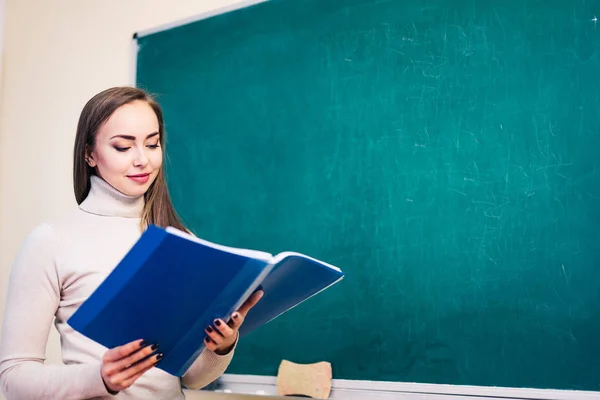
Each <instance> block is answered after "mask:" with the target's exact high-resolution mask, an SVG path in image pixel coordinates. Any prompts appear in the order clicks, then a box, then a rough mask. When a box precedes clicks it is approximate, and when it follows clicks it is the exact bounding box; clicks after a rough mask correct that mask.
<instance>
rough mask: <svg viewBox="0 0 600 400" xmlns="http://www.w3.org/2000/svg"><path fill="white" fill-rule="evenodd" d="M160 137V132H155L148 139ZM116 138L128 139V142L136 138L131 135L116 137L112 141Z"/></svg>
mask: <svg viewBox="0 0 600 400" xmlns="http://www.w3.org/2000/svg"><path fill="white" fill-rule="evenodd" d="M156 135H158V132H154V133H151V134H149V135H148V136H146V139H150V138H151V137H154V136H156ZM114 138H122V139H127V140H135V136H130V135H115V136H113V137H111V138H110V139H111V140H112V139H114Z"/></svg>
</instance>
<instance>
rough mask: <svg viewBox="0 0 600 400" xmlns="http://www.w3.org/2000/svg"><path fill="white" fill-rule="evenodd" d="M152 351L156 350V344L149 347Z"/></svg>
mask: <svg viewBox="0 0 600 400" xmlns="http://www.w3.org/2000/svg"><path fill="white" fill-rule="evenodd" d="M150 348H151V349H152V350H156V349H158V345H157V344H153V345H152V347H150Z"/></svg>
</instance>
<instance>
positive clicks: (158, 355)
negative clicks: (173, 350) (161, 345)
mask: <svg viewBox="0 0 600 400" xmlns="http://www.w3.org/2000/svg"><path fill="white" fill-rule="evenodd" d="M164 356H165V355H164V354H163V353H158V354H157V355H156V359H157V360H160V359H161V358H163V357H164Z"/></svg>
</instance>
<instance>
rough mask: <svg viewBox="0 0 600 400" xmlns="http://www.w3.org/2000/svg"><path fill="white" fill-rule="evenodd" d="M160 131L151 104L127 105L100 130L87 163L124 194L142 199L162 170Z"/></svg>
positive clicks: (119, 109) (117, 111) (134, 103)
mask: <svg viewBox="0 0 600 400" xmlns="http://www.w3.org/2000/svg"><path fill="white" fill-rule="evenodd" d="M158 129H159V125H158V118H156V114H155V113H154V110H152V107H150V106H149V105H148V103H146V102H144V101H139V100H138V101H134V102H132V103H129V104H125V105H123V106H121V107H119V108H118V109H117V110H116V111H115V112H114V113H113V114H112V115H111V116H110V118H109V119H108V120H107V121H106V122H105V123H104V124H103V125H102V126H101V127H100V129H99V130H98V132H97V134H96V140H95V145H94V148H93V149H92V151H91V152H90V153H88V157H87V160H88V164H89V165H90V166H91V167H93V168H96V174H97V175H98V176H100V177H101V178H102V179H104V180H105V181H106V182H107V183H108V184H110V185H111V186H112V187H114V188H115V189H117V190H118V191H120V192H121V193H123V194H126V195H128V196H141V195H143V194H144V193H146V191H147V190H148V188H150V185H152V182H154V180H155V179H156V176H157V175H158V173H159V171H160V169H161V167H162V157H163V154H162V148H161V147H160V141H159V132H158Z"/></svg>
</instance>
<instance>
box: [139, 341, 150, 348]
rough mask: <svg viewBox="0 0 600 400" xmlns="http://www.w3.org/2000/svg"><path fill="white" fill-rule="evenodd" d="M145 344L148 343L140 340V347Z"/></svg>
mask: <svg viewBox="0 0 600 400" xmlns="http://www.w3.org/2000/svg"><path fill="white" fill-rule="evenodd" d="M147 344H148V342H147V341H145V340H142V341H141V342H140V347H145V346H146V345H147Z"/></svg>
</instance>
